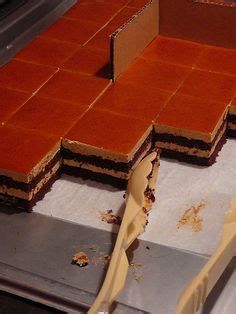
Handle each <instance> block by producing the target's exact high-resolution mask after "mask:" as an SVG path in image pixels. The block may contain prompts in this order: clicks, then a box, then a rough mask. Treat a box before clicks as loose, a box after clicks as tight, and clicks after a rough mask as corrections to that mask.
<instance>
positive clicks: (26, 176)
mask: <svg viewBox="0 0 236 314" xmlns="http://www.w3.org/2000/svg"><path fill="white" fill-rule="evenodd" d="M0 151H1V154H0V203H1V204H5V205H10V206H11V207H17V208H20V209H24V210H27V211H31V210H32V207H33V205H34V204H35V203H36V202H37V201H38V200H39V199H41V198H42V197H43V196H44V194H45V193H46V192H47V191H48V190H49V189H50V187H51V185H52V183H53V182H54V181H55V180H56V178H58V176H59V173H60V166H61V156H60V140H59V138H58V137H54V136H48V135H45V134H44V133H41V132H38V131H33V130H30V131H29V130H26V129H23V128H17V127H13V126H6V125H5V126H2V127H0Z"/></svg>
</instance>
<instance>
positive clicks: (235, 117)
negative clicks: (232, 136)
mask: <svg viewBox="0 0 236 314" xmlns="http://www.w3.org/2000/svg"><path fill="white" fill-rule="evenodd" d="M227 120H228V122H231V123H236V115H235V114H229V115H228V118H227Z"/></svg>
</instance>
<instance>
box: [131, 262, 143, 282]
mask: <svg viewBox="0 0 236 314" xmlns="http://www.w3.org/2000/svg"><path fill="white" fill-rule="evenodd" d="M129 267H130V269H131V271H132V274H133V276H134V280H135V281H137V282H138V283H139V282H140V281H141V280H142V278H143V276H142V274H141V270H140V268H141V267H142V265H141V264H137V263H135V262H131V263H130V264H129Z"/></svg>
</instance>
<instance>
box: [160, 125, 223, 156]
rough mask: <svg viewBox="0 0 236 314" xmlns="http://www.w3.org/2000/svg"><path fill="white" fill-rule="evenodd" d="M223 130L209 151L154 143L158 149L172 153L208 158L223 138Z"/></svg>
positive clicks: (165, 143)
mask: <svg viewBox="0 0 236 314" xmlns="http://www.w3.org/2000/svg"><path fill="white" fill-rule="evenodd" d="M225 130H226V127H224V129H223V130H222V132H220V134H219V137H218V139H217V140H216V142H215V144H214V145H213V146H212V148H211V149H210V150H201V149H197V148H190V147H187V146H181V145H178V144H173V143H167V142H158V141H157V142H156V143H157V146H158V147H159V148H165V149H169V150H172V151H177V152H180V153H185V154H187V155H192V156H197V157H203V158H209V157H210V156H211V155H212V153H213V152H214V150H215V148H216V146H217V144H218V142H219V141H220V139H221V137H222V136H223V134H224V132H225Z"/></svg>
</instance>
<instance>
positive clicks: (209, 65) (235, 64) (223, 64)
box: [196, 47, 236, 76]
mask: <svg viewBox="0 0 236 314" xmlns="http://www.w3.org/2000/svg"><path fill="white" fill-rule="evenodd" d="M196 68H199V69H204V70H207V71H213V72H220V73H225V74H231V75H234V76H236V50H230V49H223V48H219V47H206V48H205V49H204V51H203V53H202V54H201V56H200V58H199V59H198V60H197V63H196Z"/></svg>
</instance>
